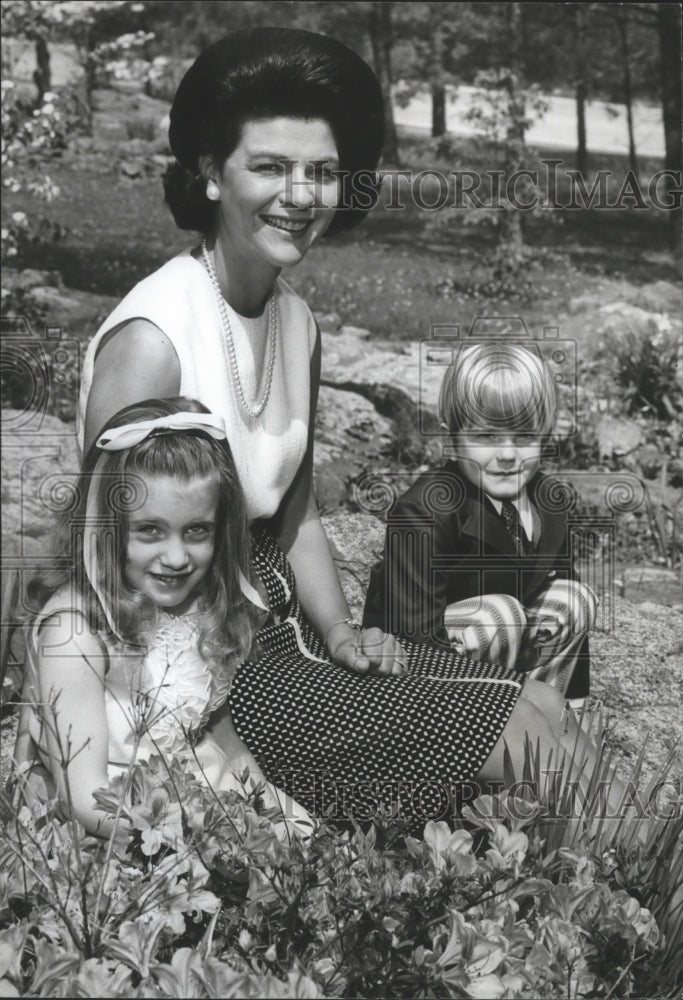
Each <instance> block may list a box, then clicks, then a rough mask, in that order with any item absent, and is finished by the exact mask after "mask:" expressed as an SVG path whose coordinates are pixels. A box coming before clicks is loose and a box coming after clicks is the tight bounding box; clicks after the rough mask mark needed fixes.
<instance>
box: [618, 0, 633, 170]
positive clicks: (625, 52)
mask: <svg viewBox="0 0 683 1000" xmlns="http://www.w3.org/2000/svg"><path fill="white" fill-rule="evenodd" d="M617 24H618V26H619V38H620V39H621V60H622V65H623V86H624V103H625V104H626V123H627V125H628V165H629V167H630V169H631V170H632V171H633V173H634V174H635V173H636V171H637V169H638V163H637V159H636V140H635V135H634V133H633V86H632V83H631V53H630V50H629V44H628V22H627V20H626V12H625V10H624V8H623V7H617Z"/></svg>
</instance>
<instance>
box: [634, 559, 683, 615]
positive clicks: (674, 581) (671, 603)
mask: <svg viewBox="0 0 683 1000" xmlns="http://www.w3.org/2000/svg"><path fill="white" fill-rule="evenodd" d="M621 583H622V588H623V589H622V596H623V597H626V598H627V599H628V600H629V601H633V603H634V604H639V605H640V607H641V608H644V607H645V605H646V604H649V603H656V604H658V605H663V606H665V607H673V608H675V607H677V606H678V607H683V579H682V578H681V574H680V572H677V571H676V570H673V569H665V568H664V567H663V566H627V567H626V568H625V569H624V570H623V572H622V574H621Z"/></svg>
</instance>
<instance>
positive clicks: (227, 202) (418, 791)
mask: <svg viewBox="0 0 683 1000" xmlns="http://www.w3.org/2000/svg"><path fill="white" fill-rule="evenodd" d="M382 120H383V115H382V96H381V92H380V88H379V85H378V83H377V80H376V78H375V76H374V74H373V73H372V71H371V70H370V69H369V67H368V66H367V65H366V64H365V63H364V62H363V60H361V59H360V57H359V56H357V55H356V54H355V53H354V52H352V51H351V50H350V49H348V48H346V46H344V45H341V44H340V43H339V42H337V41H335V40H333V39H330V38H327V37H324V36H321V35H315V34H311V33H310V32H303V31H295V30H287V29H274V28H261V29H254V30H251V31H247V32H241V33H238V34H235V35H232V36H229V37H227V38H224V39H222V40H221V41H219V42H217V43H215V44H214V45H212V46H210V47H209V48H208V49H207V50H206V51H205V52H203V53H202V54H201V55H200V56H199V57H198V59H197V60H196V62H195V63H194V64H193V65H192V67H191V68H190V69H189V70H188V72H187V74H186V75H185V77H184V78H183V80H182V82H181V84H180V86H179V88H178V92H177V94H176V97H175V100H174V103H173V107H172V110H171V124H170V132H169V135H170V143H171V148H172V150H173V152H174V154H175V156H176V160H177V162H176V164H174V165H173V166H172V167H171V168H170V169H169V171H168V173H167V175H166V177H165V192H166V200H167V202H168V204H169V207H170V208H171V211H172V212H173V214H174V217H175V219H176V222H177V223H178V225H179V226H180V227H181V228H184V229H193V230H197V231H199V232H200V233H201V234H202V238H201V242H200V245H199V246H198V247H195V249H194V250H192V251H189V250H188V251H186V252H184V253H181V254H180V255H179V256H177V257H175V258H174V259H173V260H171V261H169V262H168V263H167V264H166V265H164V266H163V267H162V268H161V269H160V270H159V271H157V272H155V273H154V274H152V275H151V276H150V277H148V278H146V279H145V280H144V281H142V282H141V283H140V284H139V285H137V286H136V287H135V288H134V289H133V291H132V292H131V293H130V294H129V295H128V296H127V297H126V298H125V299H124V300H123V302H122V303H121V304H120V305H119V306H118V308H117V309H115V310H114V312H113V313H112V315H111V316H110V317H109V318H108V319H107V320H106V322H105V323H104V324H103V326H102V327H101V328H100V330H99V331H98V333H97V334H96V336H95V338H94V340H93V342H92V343H91V345H90V347H89V349H88V352H87V355H86V358H85V364H84V372H83V382H82V391H81V399H80V412H79V418H80V430H81V445H82V447H83V448H84V450H85V452H86V453H87V451H88V449H89V448H90V446H91V443H92V442H93V441H94V440H95V439H96V437H97V435H98V433H99V431H100V429H101V427H102V426H103V424H104V423H105V422H106V421H107V420H108V419H109V418H110V417H111V415H112V414H113V413H114V412H116V411H117V410H119V409H120V408H121V407H122V406H125V405H126V404H129V403H132V402H135V401H139V400H140V399H144V398H148V397H152V396H157V397H169V396H176V395H179V394H180V395H188V396H192V397H195V398H197V399H199V400H200V401H201V402H202V403H203V404H204V405H205V406H207V407H208V408H209V409H210V410H212V411H213V412H216V413H218V414H219V415H220V416H222V417H223V419H224V420H225V423H226V429H227V434H228V440H229V443H230V447H231V450H232V452H233V455H234V457H235V462H236V466H237V469H238V471H239V475H240V480H241V482H242V486H243V489H244V493H245V497H246V502H247V509H248V514H249V517H250V519H251V520H252V521H268V522H269V528H270V529H271V531H272V530H274V532H275V534H276V536H277V539H278V541H279V543H280V546H281V548H282V549H283V550H284V552H285V553H286V555H287V557H288V561H289V564H291V569H292V570H293V575H292V572H291V570H290V566H289V565H288V563H287V561H286V560H285V558H284V556H283V555H282V552H281V550H280V548H278V546H277V545H276V544H275V543H274V542H273V541H272V537H271V535H269V534H267V533H266V532H264V531H263V530H261V528H260V527H259V528H257V529H256V530H255V532H254V537H255V540H256V542H255V554H254V561H255V567H256V570H257V572H258V573H259V574H260V578H261V582H262V586H263V592H262V594H261V597H264V596H265V598H266V607H267V609H268V610H269V611H270V619H269V622H268V624H267V626H266V627H265V628H264V629H263V630H262V632H261V635H260V643H261V647H262V652H263V655H262V657H261V659H260V660H259V662H258V663H255V664H252V663H247V664H245V665H243V667H242V668H240V669H239V670H238V671H237V675H236V677H235V682H234V685H233V690H232V694H231V713H232V717H233V719H234V722H235V728H236V729H237V731H238V733H239V735H240V737H241V738H242V739H243V740H244V742H245V743H246V745H247V746H248V747H249V749H250V750H251V751H252V752H253V754H254V755H255V756H256V758H257V759H260V760H262V761H263V763H264V766H265V770H266V773H267V774H268V777H269V778H271V780H272V779H273V778H274V777H275V775H276V773H277V772H278V771H279V772H280V775H281V776H282V778H283V780H286V781H287V782H288V784H289V788H290V789H291V791H292V793H293V794H294V796H295V798H297V799H299V800H300V801H301V802H302V803H303V804H304V805H306V806H307V807H308V808H309V809H312V810H314V811H316V812H319V811H321V810H322V811H327V810H330V809H331V810H332V811H334V810H335V809H338V811H339V812H340V813H341V814H344V815H346V814H347V813H348V812H349V811H354V810H355V811H356V813H357V814H358V810H359V809H361V810H362V809H365V810H366V812H367V811H370V812H371V811H372V810H373V809H374V808H376V807H379V806H380V805H389V806H394V805H398V806H399V808H400V809H401V811H402V812H404V813H405V814H406V815H407V816H409V817H411V818H412V819H413V820H420V819H424V818H427V817H428V816H430V815H431V816H436V815H438V814H439V813H440V812H441V811H443V808H444V802H445V801H447V800H448V799H449V797H451V796H452V794H455V795H456V797H457V796H458V794H459V791H458V789H461V788H462V786H463V782H466V781H467V780H468V779H470V778H472V777H476V778H478V779H479V780H486V781H494V782H500V781H503V779H504V770H505V769H504V750H505V747H506V746H508V747H509V748H510V752H511V756H512V760H513V763H514V764H515V766H516V769H517V771H518V773H521V765H522V760H523V747H524V740H525V735H526V734H527V733H531V734H532V735H533V739H534V740H536V739H538V741H539V745H540V749H541V752H542V758H543V759H544V760H545V759H546V757H547V754H548V752H550V750H551V749H553V748H554V746H555V742H556V740H557V739H558V738H560V735H559V734H560V733H561V731H562V726H563V723H562V722H561V715H562V708H563V701H562V699H561V697H559V696H556V692H553V691H550V689H548V690H547V691H543V690H541V691H540V692H536V693H534V694H533V696H532V698H530V699H527V698H526V697H524V696H522V697H520V691H521V687H522V683H521V680H520V678H519V676H518V675H514V674H513V673H511V672H510V671H508V670H506V669H505V668H502V667H495V668H494V667H490V666H488V665H486V664H473V663H471V662H469V661H463V660H461V659H459V658H458V657H456V656H453V655H452V654H450V653H444V652H443V651H439V650H433V649H430V648H428V647H424V646H423V647H421V648H419V649H417V648H407V649H406V650H405V651H404V650H403V649H402V647H401V646H400V645H399V644H398V643H397V642H396V640H395V639H394V638H393V637H392V636H388V635H386V634H384V633H382V632H381V631H380V630H379V629H378V628H375V629H368V630H366V631H361V630H360V629H359V627H358V626H355V625H354V623H352V622H351V621H350V617H349V609H348V606H347V604H346V601H345V599H344V596H343V594H342V590H341V587H340V584H339V580H338V577H337V573H336V570H335V567H334V564H333V561H332V558H331V555H330V551H329V548H328V545H327V541H326V538H325V534H324V531H323V528H322V525H321V522H320V518H319V515H318V512H317V510H316V506H315V500H314V497H313V491H312V466H313V428H314V414H315V408H316V400H317V392H318V385H319V379H320V335H319V332H318V330H317V329H316V325H315V322H314V320H313V317H312V315H311V313H310V311H309V310H308V308H307V306H306V305H305V303H304V302H303V301H302V300H301V299H300V298H299V297H298V296H297V295H295V294H294V292H293V291H292V289H291V288H290V287H289V286H288V285H287V283H286V282H284V281H283V280H282V278H281V277H280V276H279V275H280V270H281V269H282V268H283V267H285V266H291V265H293V264H296V263H297V262H298V261H300V260H301V259H302V258H303V257H304V256H305V254H306V253H307V251H308V250H309V249H310V247H311V246H312V245H313V244H314V243H315V242H316V241H317V240H318V239H320V237H321V236H322V235H323V234H324V233H325V232H326V231H327V232H333V231H339V230H341V229H344V228H348V227H350V226H352V225H354V224H355V223H356V222H357V221H359V219H360V218H361V217H362V215H363V214H364V213H363V210H362V209H361V208H358V207H355V206H354V205H353V203H352V199H351V197H350V196H351V194H352V192H353V182H354V177H357V176H358V174H359V173H361V172H363V173H365V175H366V177H365V182H367V173H368V172H370V173H372V172H373V171H374V170H375V168H376V166H377V163H378V160H379V155H380V152H381V146H382ZM297 590H298V599H299V601H300V604H301V606H302V608H303V614H301V609H300V607H299V604H298V601H297V593H296V591H297ZM255 599H256V600H257V601H258V600H259V597H258V596H256V597H255ZM311 625H312V626H313V629H311V628H310V626H311ZM321 640H323V641H322V642H321ZM330 658H331V660H332V661H333V662H330ZM339 667H346V668H351V669H350V670H349V669H347V670H340V669H339ZM359 674H363V675H364V676H359ZM378 674H381V675H385V676H377V675H378ZM537 686H538V685H537ZM539 687H540V688H543V687H544V685H540V686H539ZM532 700H533V702H535V704H532ZM223 723H224V720H222V719H218V720H216V721H215V723H214V725H213V727H212V730H213V733H214V735H215V736H216V738H217V739H218V740H219V742H221V741H222V737H223V735H224V731H223V728H222V727H223ZM574 738H576V740H577V741H578V743H579V747H583V749H585V752H586V754H588V755H592V754H593V752H594V751H593V748H592V747H590V746H589V745H588V744H587V742H586V740H585V739H584V737H583V735H582V734H581V733H580V732H578V730H577V729H576V726H575V725H574V723H573V721H572V720H568V722H567V731H566V733H565V734H564V736H563V737H562V739H563V741H564V742H566V743H567V745H569V744H571V741H572V740H573V739H574ZM579 757H580V754H578V755H577V761H578V759H579ZM232 764H233V767H235V768H236V769H237V770H239V761H233V762H232ZM359 783H360V785H362V786H363V787H362V788H361V789H360V791H359ZM370 786H371V787H370ZM340 795H343V799H342V800H340ZM349 796H350V798H349ZM359 796H360V798H359ZM368 796H369V799H368ZM359 803H360V805H359Z"/></svg>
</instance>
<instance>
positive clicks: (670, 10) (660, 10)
mask: <svg viewBox="0 0 683 1000" xmlns="http://www.w3.org/2000/svg"><path fill="white" fill-rule="evenodd" d="M657 27H658V30H659V50H660V53H661V66H662V114H663V117H664V144H665V150H666V159H665V166H666V169H667V170H671V171H676V172H678V174H679V176H680V170H681V76H680V68H681V8H680V6H679V5H678V4H670V3H658V4H657ZM675 188H676V182H675V180H674V178H673V177H670V178H669V179H668V189H669V191H670V192H671V195H672V197H673V191H674V190H675ZM682 222H683V211H682V207H681V200H680V195H679V196H678V204H677V205H676V208H675V209H669V225H670V240H671V246H672V248H673V249H674V250H680V247H681V223H682Z"/></svg>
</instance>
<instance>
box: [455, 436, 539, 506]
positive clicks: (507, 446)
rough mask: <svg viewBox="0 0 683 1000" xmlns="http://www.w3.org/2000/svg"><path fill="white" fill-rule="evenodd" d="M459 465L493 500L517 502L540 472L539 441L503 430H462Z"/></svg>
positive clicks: (457, 438)
mask: <svg viewBox="0 0 683 1000" xmlns="http://www.w3.org/2000/svg"><path fill="white" fill-rule="evenodd" d="M455 449H456V454H457V458H458V464H459V465H460V469H461V470H462V473H463V475H464V476H465V478H466V479H468V480H469V482H471V483H473V484H474V486H476V487H478V488H480V489H482V490H483V491H484V493H487V494H488V495H489V496H490V497H493V498H494V500H514V499H515V498H516V497H518V496H519V495H520V493H521V492H522V490H523V489H524V487H525V486H526V484H527V483H528V482H529V480H530V479H531V477H532V476H533V475H534V473H535V472H536V470H537V469H538V465H539V462H540V459H541V441H540V438H537V437H532V436H530V435H529V434H515V433H514V432H513V433H511V432H509V431H501V430H492V431H488V430H469V431H460V433H459V434H456V436H455Z"/></svg>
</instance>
